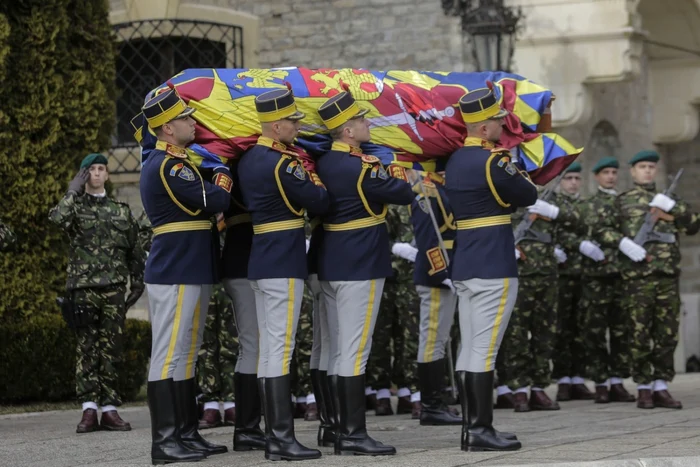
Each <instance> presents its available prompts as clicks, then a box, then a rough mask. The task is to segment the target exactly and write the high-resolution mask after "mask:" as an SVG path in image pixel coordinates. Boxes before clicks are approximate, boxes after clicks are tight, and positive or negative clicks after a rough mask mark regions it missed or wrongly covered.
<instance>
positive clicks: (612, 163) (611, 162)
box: [592, 156, 620, 174]
mask: <svg viewBox="0 0 700 467" xmlns="http://www.w3.org/2000/svg"><path fill="white" fill-rule="evenodd" d="M609 167H612V168H613V169H619V168H620V163H619V162H617V159H615V158H614V157H610V156H608V157H603V158H602V159H601V160H599V161H598V162H597V163H596V165H594V166H593V170H592V172H593V173H594V174H597V173H598V172H600V171H601V170H603V169H607V168H609Z"/></svg>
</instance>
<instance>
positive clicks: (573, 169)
mask: <svg viewBox="0 0 700 467" xmlns="http://www.w3.org/2000/svg"><path fill="white" fill-rule="evenodd" d="M572 172H575V173H580V172H581V164H579V163H578V162H573V163H572V164H571V165H570V166H568V167H567V168H566V170H565V171H564V173H565V174H568V173H572Z"/></svg>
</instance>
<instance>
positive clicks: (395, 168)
mask: <svg viewBox="0 0 700 467" xmlns="http://www.w3.org/2000/svg"><path fill="white" fill-rule="evenodd" d="M389 175H391V176H392V177H394V178H398V179H400V180H403V181H404V182H408V176H407V175H406V169H404V168H403V167H401V166H400V165H394V164H391V165H389Z"/></svg>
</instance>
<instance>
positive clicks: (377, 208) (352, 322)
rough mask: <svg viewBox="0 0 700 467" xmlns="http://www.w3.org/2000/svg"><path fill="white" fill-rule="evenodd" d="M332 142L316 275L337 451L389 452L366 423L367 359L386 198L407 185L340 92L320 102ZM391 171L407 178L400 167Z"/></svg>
mask: <svg viewBox="0 0 700 467" xmlns="http://www.w3.org/2000/svg"><path fill="white" fill-rule="evenodd" d="M318 112H319V114H320V116H321V118H322V119H323V122H324V123H325V124H326V127H328V129H329V130H330V135H331V138H332V139H333V145H332V147H331V150H330V151H328V152H327V153H325V154H324V155H323V156H321V158H320V159H319V160H318V162H317V171H318V174H319V176H320V177H321V179H322V180H324V183H326V187H327V189H328V193H329V195H330V198H331V206H330V209H329V210H328V212H327V213H326V214H325V215H324V216H323V230H324V238H323V242H322V244H321V247H320V251H319V257H318V279H319V281H321V288H322V290H323V294H324V296H325V299H326V304H327V306H328V310H327V311H328V327H329V335H330V352H331V354H330V361H329V366H328V374H329V375H331V382H332V384H331V391H332V392H333V393H334V395H333V399H334V400H335V401H336V402H337V403H338V404H339V407H337V408H336V409H337V412H338V413H339V415H340V419H339V426H338V433H337V436H336V439H335V453H336V454H363V455H392V454H395V453H396V449H394V448H393V447H392V446H386V445H384V444H382V443H380V442H378V441H375V440H374V439H372V438H371V437H370V436H369V435H368V434H367V428H366V423H365V367H366V365H367V358H368V356H369V352H370V349H371V346H372V334H373V332H374V325H375V323H376V320H377V311H378V310H379V302H380V298H381V295H382V288H383V285H384V280H385V278H386V277H388V276H390V275H391V274H392V269H391V257H390V250H389V236H388V232H387V227H386V224H385V217H386V212H387V204H389V203H391V204H402V205H407V204H409V203H410V202H411V200H412V199H413V192H412V191H411V186H410V185H409V184H408V183H406V181H404V180H400V179H397V178H393V177H391V176H390V175H389V174H388V173H387V171H386V170H385V169H384V166H383V165H382V164H381V162H380V161H379V159H378V158H377V157H374V156H368V155H365V154H363V153H362V150H361V149H360V148H359V145H360V143H366V142H369V140H370V132H369V123H368V122H367V121H366V120H365V119H364V115H365V114H366V113H367V111H366V110H360V108H359V106H358V105H357V103H356V102H355V100H354V99H353V97H352V95H351V94H350V93H349V92H347V91H344V92H340V93H338V94H337V95H335V96H333V97H332V98H330V99H329V100H328V101H326V102H325V103H324V104H323V105H322V106H321V107H320V108H319V110H318ZM396 169H398V170H397V174H400V175H402V176H403V177H404V178H405V172H404V170H403V169H402V168H400V167H396Z"/></svg>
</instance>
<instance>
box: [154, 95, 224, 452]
mask: <svg viewBox="0 0 700 467" xmlns="http://www.w3.org/2000/svg"><path fill="white" fill-rule="evenodd" d="M193 112H194V109H193V108H191V107H188V106H187V105H186V104H185V102H184V101H183V100H182V99H181V98H180V96H179V95H178V94H177V92H176V91H175V89H170V90H168V91H165V92H163V93H161V94H159V95H157V96H156V97H154V98H153V99H151V100H150V101H148V102H147V103H146V104H145V105H144V107H143V116H144V117H145V118H146V120H147V121H148V126H149V127H150V128H151V129H152V130H153V131H154V132H155V134H156V136H157V138H158V141H157V143H156V147H155V149H154V150H153V151H152V152H151V154H150V155H149V157H148V160H147V161H146V163H145V164H144V165H143V169H142V171H141V200H142V202H143V206H144V209H145V211H146V214H147V215H148V218H149V220H150V221H151V224H152V225H153V244H152V246H151V250H150V254H149V256H148V260H147V261H146V276H145V282H146V288H147V291H148V299H149V311H150V320H151V327H152V334H153V343H152V349H151V365H150V369H149V373H148V406H149V409H150V411H151V430H152V435H153V445H152V451H151V456H152V459H153V463H154V464H162V463H169V462H191V461H195V460H201V459H203V458H204V457H206V456H207V455H208V454H219V453H224V452H226V451H227V449H226V447H225V446H217V445H214V444H211V443H209V442H207V441H206V440H204V439H203V438H202V437H201V436H200V435H199V433H198V432H197V426H198V408H197V403H196V399H195V396H196V381H195V366H196V362H197V354H198V352H199V348H200V346H201V342H202V332H203V330H204V325H205V321H206V314H207V307H208V304H209V296H210V293H211V288H212V284H215V283H217V282H218V278H217V275H218V274H217V261H218V258H219V239H218V233H217V232H216V231H215V229H214V228H213V225H212V222H211V218H212V216H213V215H214V214H216V213H220V212H225V211H226V210H227V209H228V207H229V202H230V199H231V195H230V191H231V185H232V180H231V178H230V175H229V171H228V169H227V168H225V167H223V166H222V167H218V168H216V169H214V175H213V182H210V181H209V180H206V179H205V178H204V176H203V174H202V173H200V171H199V169H197V167H196V165H195V164H194V163H193V162H192V161H191V160H190V159H189V156H188V155H187V151H186V150H185V147H186V146H187V145H188V144H189V143H191V142H192V140H193V139H194V135H195V121H194V120H193V119H192V117H191V115H192V113H193Z"/></svg>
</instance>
